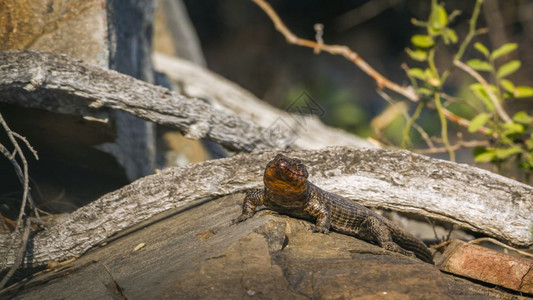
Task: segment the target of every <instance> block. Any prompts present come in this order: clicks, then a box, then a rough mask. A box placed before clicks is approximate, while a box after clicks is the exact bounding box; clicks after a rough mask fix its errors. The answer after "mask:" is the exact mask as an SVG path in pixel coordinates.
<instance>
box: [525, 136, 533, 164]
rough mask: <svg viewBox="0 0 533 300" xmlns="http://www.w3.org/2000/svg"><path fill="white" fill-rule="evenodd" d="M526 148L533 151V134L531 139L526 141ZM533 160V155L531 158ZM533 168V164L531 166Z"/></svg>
mask: <svg viewBox="0 0 533 300" xmlns="http://www.w3.org/2000/svg"><path fill="white" fill-rule="evenodd" d="M526 147H527V151H530V152H531V151H533V133H532V134H531V137H530V138H529V139H528V140H527V141H526ZM530 158H531V159H532V160H533V155H531V157H530ZM531 165H532V166H533V164H531Z"/></svg>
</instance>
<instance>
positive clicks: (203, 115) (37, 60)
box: [0, 50, 288, 151]
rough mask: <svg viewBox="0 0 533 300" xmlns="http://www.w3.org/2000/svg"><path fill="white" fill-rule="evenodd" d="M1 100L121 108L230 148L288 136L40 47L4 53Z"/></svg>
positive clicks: (88, 109)
mask: <svg viewBox="0 0 533 300" xmlns="http://www.w3.org/2000/svg"><path fill="white" fill-rule="evenodd" d="M0 101H3V102H7V103H13V104H16V105H19V106H25V107H33V108H40V109H46V110H49V111H54V112H60V113H68V114H75V115H82V116H84V117H86V118H92V119H99V114H101V113H102V112H106V111H108V110H110V109H114V110H119V111H123V112H127V113H129V114H131V115H134V116H136V117H139V118H141V119H144V120H148V121H152V122H154V123H157V124H161V125H166V126H169V127H174V128H177V129H178V130H180V131H181V132H182V133H184V134H185V135H186V136H187V137H190V138H194V139H199V138H207V139H210V140H212V141H214V142H217V143H220V144H221V145H223V146H225V147H227V148H229V149H231V150H239V151H252V150H253V149H268V148H277V147H284V146H286V144H284V141H286V140H287V139H288V137H286V134H285V133H284V132H280V133H278V132H271V131H269V130H268V129H265V128H263V127H261V126H258V125H256V124H255V123H253V122H251V121H248V120H244V119H242V118H240V117H238V116H236V115H235V114H233V113H231V112H224V111H220V110H216V109H214V108H213V107H212V106H210V105H209V104H206V103H204V102H202V101H200V100H192V99H187V98H185V97H184V96H182V95H180V94H178V93H175V92H172V91H170V90H168V89H165V88H162V87H157V86H154V85H152V84H149V83H146V82H143V81H140V80H136V79H134V78H132V77H129V76H127V75H123V74H119V73H117V72H114V71H109V70H106V69H102V68H99V67H97V66H93V65H88V64H85V63H83V62H81V61H79V60H76V59H72V58H69V57H66V56H62V55H56V54H51V53H45V52H39V51H27V50H24V51H9V52H2V53H0ZM102 121H106V120H105V119H104V120H102Z"/></svg>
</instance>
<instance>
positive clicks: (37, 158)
mask: <svg viewBox="0 0 533 300" xmlns="http://www.w3.org/2000/svg"><path fill="white" fill-rule="evenodd" d="M12 133H13V136H14V137H16V138H18V139H19V140H21V141H23V142H24V144H25V145H26V147H28V150H30V151H31V153H32V154H33V157H35V159H36V160H39V155H37V151H35V149H33V147H32V146H31V144H30V142H28V140H27V139H26V137H25V136H22V135H20V134H18V133H16V132H14V131H12Z"/></svg>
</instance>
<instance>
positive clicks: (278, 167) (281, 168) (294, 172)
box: [265, 154, 308, 186]
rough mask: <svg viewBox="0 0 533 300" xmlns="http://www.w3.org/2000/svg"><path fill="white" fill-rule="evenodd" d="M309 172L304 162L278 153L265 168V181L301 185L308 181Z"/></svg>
mask: <svg viewBox="0 0 533 300" xmlns="http://www.w3.org/2000/svg"><path fill="white" fill-rule="evenodd" d="M307 177H308V173H307V169H306V167H305V166H304V165H303V164H302V162H301V161H300V160H298V159H295V158H289V157H286V156H284V155H282V154H278V155H276V157H275V158H274V159H273V160H271V161H270V162H269V163H268V164H267V167H266V169H265V181H268V182H270V183H274V182H278V183H279V184H281V183H283V184H284V185H297V186H301V185H302V184H304V183H305V182H306V181H307Z"/></svg>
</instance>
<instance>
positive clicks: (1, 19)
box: [0, 0, 109, 67]
mask: <svg viewBox="0 0 533 300" xmlns="http://www.w3.org/2000/svg"><path fill="white" fill-rule="evenodd" d="M105 4H106V1H105V0H89V1H87V0H49V1H34V0H16V1H14V0H0V7H1V8H2V13H1V14H0V50H1V51H5V50H14V49H39V50H45V51H49V52H55V53H61V54H66V55H68V56H71V57H76V58H79V59H81V60H83V61H86V62H89V63H93V64H97V65H99V66H102V67H107V66H108V62H109V46H108V38H107V12H106V7H105V6H106V5H105Z"/></svg>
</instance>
